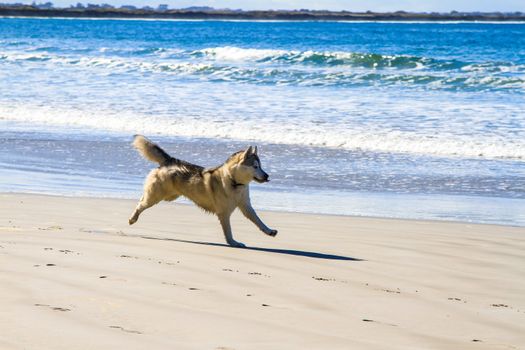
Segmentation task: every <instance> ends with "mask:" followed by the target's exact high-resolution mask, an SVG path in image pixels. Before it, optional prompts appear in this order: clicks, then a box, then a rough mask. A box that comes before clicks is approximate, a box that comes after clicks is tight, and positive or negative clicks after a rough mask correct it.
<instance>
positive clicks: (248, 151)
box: [242, 146, 253, 159]
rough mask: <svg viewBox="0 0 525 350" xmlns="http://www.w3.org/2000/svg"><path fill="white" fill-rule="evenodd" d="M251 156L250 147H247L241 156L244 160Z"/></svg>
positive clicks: (251, 150)
mask: <svg viewBox="0 0 525 350" xmlns="http://www.w3.org/2000/svg"><path fill="white" fill-rule="evenodd" d="M251 154H253V147H252V146H250V147H248V149H247V150H246V151H244V153H243V154H242V157H243V158H244V159H246V158H247V157H249V156H250V155H251Z"/></svg>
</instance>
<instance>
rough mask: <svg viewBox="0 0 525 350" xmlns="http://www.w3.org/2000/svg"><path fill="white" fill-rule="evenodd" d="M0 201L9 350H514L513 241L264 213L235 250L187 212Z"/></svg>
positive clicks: (509, 232)
mask: <svg viewBox="0 0 525 350" xmlns="http://www.w3.org/2000/svg"><path fill="white" fill-rule="evenodd" d="M0 198H1V200H0V233H1V235H0V266H2V268H0V271H1V273H0V282H1V283H2V284H3V285H4V288H2V290H1V291H0V300H1V301H0V306H1V307H0V310H1V311H0V314H2V317H1V318H0V324H1V325H2V329H3V330H4V332H2V334H0V344H1V345H2V346H4V347H6V348H7V349H23V348H35V347H38V348H41V349H53V350H61V349H71V348H75V349H100V348H114V347H123V346H125V347H126V348H129V349H143V348H144V347H146V346H148V347H153V348H155V349H173V348H177V349H202V348H207V349H243V348H249V349H275V348H282V347H285V348H287V349H305V348H330V349H348V348H349V347H353V348H359V349H371V350H375V349H377V350H379V349H385V348H389V349H393V350H398V349H399V350H401V349H407V348H410V347H414V348H425V349H444V348H450V349H459V348H461V349H465V350H468V349H473V350H474V349H475V350H478V349H487V350H489V349H490V350H495V349H501V350H503V349H509V348H521V347H522V346H524V345H525V338H524V337H523V334H525V326H524V325H525V322H523V320H524V319H525V298H524V295H525V293H524V292H525V281H524V280H523V279H522V278H520V276H521V275H522V273H523V265H522V264H521V262H523V252H524V251H525V238H524V237H525V236H524V233H525V229H523V228H512V227H500V226H492V225H473V224H460V223H443V222H440V223H437V222H424V221H406V220H385V219H368V218H351V217H333V216H323V215H307V214H305V215H302V214H299V215H298V214H292V213H281V212H277V213H275V212H260V213H259V214H260V216H261V218H262V219H263V221H265V222H266V223H267V224H268V225H269V226H270V227H272V228H276V229H278V230H279V234H278V235H277V236H276V237H275V238H271V237H268V236H266V235H264V234H262V233H260V232H259V231H258V230H257V229H256V228H255V227H254V226H253V224H251V223H250V222H248V221H247V220H246V219H245V218H244V217H242V216H241V215H238V214H234V215H233V218H232V219H233V220H232V226H233V229H234V237H235V238H236V239H238V240H239V241H242V242H244V243H245V244H247V248H246V249H237V248H230V247H228V246H226V245H225V244H224V238H223V237H222V233H221V231H220V226H219V224H218V222H217V220H216V219H215V218H213V216H211V215H206V214H204V213H202V212H201V211H200V210H199V209H197V208H195V207H190V206H183V205H178V206H176V207H174V206H172V205H166V204H161V205H158V206H156V207H154V208H151V209H149V210H148V211H146V212H144V213H143V216H141V218H140V219H139V221H138V222H137V223H136V224H135V225H133V226H128V225H127V216H128V215H129V213H130V212H131V210H132V208H133V205H134V202H132V201H126V200H118V199H94V198H68V197H52V196H35V195H11V194H10V195H8V194H0ZM495 286H498V287H497V288H495ZM2 320H3V321H2ZM79 344H80V345H79Z"/></svg>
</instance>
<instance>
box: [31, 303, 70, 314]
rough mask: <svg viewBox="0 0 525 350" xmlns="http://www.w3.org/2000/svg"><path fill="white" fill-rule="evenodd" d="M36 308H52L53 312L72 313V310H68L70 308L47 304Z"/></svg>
mask: <svg viewBox="0 0 525 350" xmlns="http://www.w3.org/2000/svg"><path fill="white" fill-rule="evenodd" d="M35 306H45V307H48V308H50V309H51V310H54V311H62V312H66V311H71V309H68V308H65V307H58V306H51V305H47V304H35Z"/></svg>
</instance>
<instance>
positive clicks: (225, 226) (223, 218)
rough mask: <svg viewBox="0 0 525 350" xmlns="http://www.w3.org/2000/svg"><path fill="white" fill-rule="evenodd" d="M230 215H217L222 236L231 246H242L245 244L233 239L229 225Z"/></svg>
mask: <svg viewBox="0 0 525 350" xmlns="http://www.w3.org/2000/svg"><path fill="white" fill-rule="evenodd" d="M230 215H231V214H221V215H218V216H219V221H220V222H221V226H222V231H223V232H224V238H226V242H228V244H229V245H231V246H232V247H238V248H244V247H245V245H244V244H243V243H241V242H237V241H236V240H234V239H233V235H232V227H231V225H230Z"/></svg>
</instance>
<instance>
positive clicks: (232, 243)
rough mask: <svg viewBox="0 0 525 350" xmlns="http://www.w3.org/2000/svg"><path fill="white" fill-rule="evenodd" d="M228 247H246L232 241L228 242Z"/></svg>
mask: <svg viewBox="0 0 525 350" xmlns="http://www.w3.org/2000/svg"><path fill="white" fill-rule="evenodd" d="M228 245H229V246H230V247H235V248H244V247H246V246H245V245H244V243H241V242H237V241H233V240H232V241H229V242H228Z"/></svg>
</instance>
